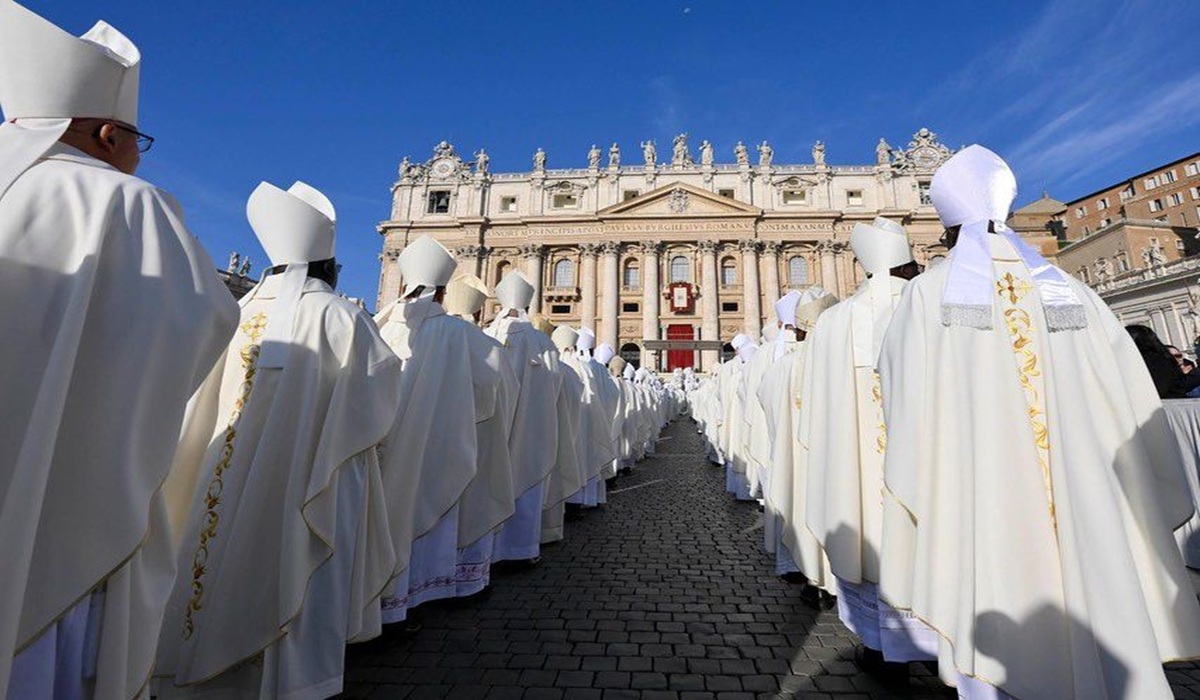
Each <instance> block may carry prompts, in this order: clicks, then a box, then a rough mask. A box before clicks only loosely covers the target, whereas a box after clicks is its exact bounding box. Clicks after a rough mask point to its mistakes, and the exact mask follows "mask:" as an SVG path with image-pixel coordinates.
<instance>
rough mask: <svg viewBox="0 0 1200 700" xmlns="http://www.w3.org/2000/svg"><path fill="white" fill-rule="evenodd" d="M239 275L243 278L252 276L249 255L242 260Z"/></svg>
mask: <svg viewBox="0 0 1200 700" xmlns="http://www.w3.org/2000/svg"><path fill="white" fill-rule="evenodd" d="M238 275H239V276H241V277H248V276H249V275H250V256H249V255H247V256H246V257H245V258H242V267H241V269H240V270H238Z"/></svg>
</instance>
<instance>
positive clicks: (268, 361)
mask: <svg viewBox="0 0 1200 700" xmlns="http://www.w3.org/2000/svg"><path fill="white" fill-rule="evenodd" d="M246 218H247V219H248V220H249V221H250V228H252V229H254V235H255V236H258V240H259V242H260V243H262V247H263V250H265V251H266V252H267V257H268V258H270V259H271V264H272V265H275V266H277V267H278V266H280V265H282V266H284V270H283V272H282V275H281V276H282V279H281V280H280V282H279V283H278V285H279V286H278V287H277V288H276V292H275V299H276V300H275V303H274V304H272V306H271V311H270V313H269V314H268V317H269V319H270V320H269V321H268V322H267V330H266V332H265V333H264V334H263V343H262V351H261V352H260V354H259V356H258V367H259V368H270V367H283V366H284V364H285V363H286V360H287V355H288V350H289V348H290V347H291V340H292V328H293V326H294V324H295V320H296V307H297V305H298V304H299V303H300V295H301V294H302V293H303V292H304V283H305V280H307V279H308V263H310V262H316V261H318V260H328V259H330V258H332V257H333V256H334V243H335V240H336V231H337V213H336V212H335V211H334V209H333V204H332V203H331V202H330V201H329V199H328V198H326V197H325V195H323V194H321V193H320V192H319V191H317V190H316V189H314V188H313V187H311V186H309V185H307V184H305V183H303V182H299V181H297V182H296V183H294V184H293V185H292V186H291V187H289V188H288V189H287V190H286V191H285V190H281V189H279V188H278V187H276V186H275V185H272V184H271V183H269V182H262V183H259V185H258V187H256V188H255V189H254V192H252V193H250V198H249V199H248V200H247V201H246ZM266 280H267V277H266V275H264V277H263V282H264V284H265V282H266ZM264 284H259V285H258V286H257V287H256V288H255V290H254V291H253V292H251V293H250V294H248V295H246V298H245V299H244V300H243V301H242V304H243V305H245V304H246V303H247V302H248V301H249V300H250V299H252V298H254V297H255V296H257V295H258V293H259V292H261V291H262V289H263V286H264Z"/></svg>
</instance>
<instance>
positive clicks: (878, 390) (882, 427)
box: [871, 371, 887, 454]
mask: <svg viewBox="0 0 1200 700" xmlns="http://www.w3.org/2000/svg"><path fill="white" fill-rule="evenodd" d="M871 401H872V403H874V404H875V413H876V415H877V416H879V424H878V425H877V426H876V429H877V430H878V431H879V432H878V433H877V434H876V436H875V451H876V452H878V453H879V454H883V453H884V452H886V451H887V425H886V424H885V423H884V422H883V382H882V380H881V379H880V378H879V372H875V371H872V372H871Z"/></svg>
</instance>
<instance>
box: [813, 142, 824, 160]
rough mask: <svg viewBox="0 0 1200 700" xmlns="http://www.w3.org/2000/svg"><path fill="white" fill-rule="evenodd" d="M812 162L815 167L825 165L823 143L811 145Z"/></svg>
mask: <svg viewBox="0 0 1200 700" xmlns="http://www.w3.org/2000/svg"><path fill="white" fill-rule="evenodd" d="M812 157H813V162H814V163H816V164H817V165H825V142H824V141H817V142H816V143H814V144H813V150H812Z"/></svg>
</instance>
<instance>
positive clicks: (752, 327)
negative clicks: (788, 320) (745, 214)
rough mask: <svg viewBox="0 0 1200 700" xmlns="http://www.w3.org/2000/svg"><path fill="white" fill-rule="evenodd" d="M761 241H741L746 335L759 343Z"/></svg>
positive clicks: (743, 311) (760, 328) (760, 320)
mask: <svg viewBox="0 0 1200 700" xmlns="http://www.w3.org/2000/svg"><path fill="white" fill-rule="evenodd" d="M761 247H762V244H761V242H760V241H739V242H738V250H740V251H741V252H742V315H743V317H744V318H745V333H746V335H748V336H750V338H751V340H754V341H755V342H758V336H759V333H761V332H762V305H761V303H760V302H759V287H758V250H759V248H761Z"/></svg>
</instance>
